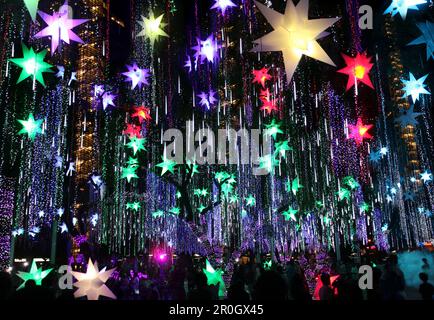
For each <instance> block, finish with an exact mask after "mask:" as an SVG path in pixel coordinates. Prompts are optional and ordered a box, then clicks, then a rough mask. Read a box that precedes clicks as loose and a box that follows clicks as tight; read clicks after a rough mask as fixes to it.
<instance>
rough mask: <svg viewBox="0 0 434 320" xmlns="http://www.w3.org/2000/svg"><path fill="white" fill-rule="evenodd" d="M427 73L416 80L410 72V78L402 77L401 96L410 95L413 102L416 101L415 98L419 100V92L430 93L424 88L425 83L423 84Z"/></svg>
mask: <svg viewBox="0 0 434 320" xmlns="http://www.w3.org/2000/svg"><path fill="white" fill-rule="evenodd" d="M427 77H428V75H424V76H423V77H421V78H419V79H417V80H416V78H415V77H414V75H413V74H412V73H411V72H410V79H408V80H405V79H402V80H401V81H402V83H403V84H404V88H402V90H404V95H403V96H402V97H403V98H406V97H408V96H411V99H412V100H413V103H416V101H417V100H419V96H420V95H421V94H431V93H430V92H429V91H428V90H426V89H425V88H426V86H427V85H426V84H424V82H425V80H426V78H427Z"/></svg>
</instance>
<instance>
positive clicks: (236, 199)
mask: <svg viewBox="0 0 434 320" xmlns="http://www.w3.org/2000/svg"><path fill="white" fill-rule="evenodd" d="M238 200H239V197H238V195H236V194H233V195H231V196H230V198H229V202H230V203H237V202H238Z"/></svg>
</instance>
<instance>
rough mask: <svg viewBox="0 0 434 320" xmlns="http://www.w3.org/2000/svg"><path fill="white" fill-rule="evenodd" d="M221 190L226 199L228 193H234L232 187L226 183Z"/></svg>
mask: <svg viewBox="0 0 434 320" xmlns="http://www.w3.org/2000/svg"><path fill="white" fill-rule="evenodd" d="M221 188H222V192H223V193H224V195H225V197H226V198H227V197H228V196H229V193H232V192H233V191H234V186H233V185H232V184H230V183H228V182H225V183H223V184H222V187H221Z"/></svg>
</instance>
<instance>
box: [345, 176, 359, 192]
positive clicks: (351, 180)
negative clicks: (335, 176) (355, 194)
mask: <svg viewBox="0 0 434 320" xmlns="http://www.w3.org/2000/svg"><path fill="white" fill-rule="evenodd" d="M342 183H343V184H346V185H347V186H349V187H350V188H351V190H354V189H357V188H358V187H360V185H359V183H358V182H357V181H356V179H354V178H353V177H352V176H347V177H345V178H343V179H342Z"/></svg>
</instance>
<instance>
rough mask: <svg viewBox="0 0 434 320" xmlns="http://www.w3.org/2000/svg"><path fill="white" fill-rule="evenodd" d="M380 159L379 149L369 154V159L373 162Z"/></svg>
mask: <svg viewBox="0 0 434 320" xmlns="http://www.w3.org/2000/svg"><path fill="white" fill-rule="evenodd" d="M380 159H381V153H380V151H372V152H371V153H370V154H369V161H371V162H373V163H378V161H380Z"/></svg>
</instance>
